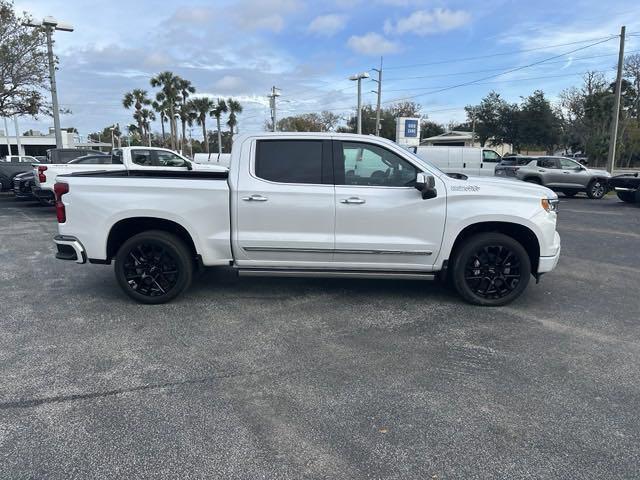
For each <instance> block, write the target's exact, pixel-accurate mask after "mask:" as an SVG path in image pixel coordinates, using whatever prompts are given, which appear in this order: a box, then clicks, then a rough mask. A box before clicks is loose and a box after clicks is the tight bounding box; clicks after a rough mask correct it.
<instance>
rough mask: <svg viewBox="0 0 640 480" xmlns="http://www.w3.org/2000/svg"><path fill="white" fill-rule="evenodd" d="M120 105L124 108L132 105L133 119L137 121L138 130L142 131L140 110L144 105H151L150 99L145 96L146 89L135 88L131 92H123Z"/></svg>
mask: <svg viewBox="0 0 640 480" xmlns="http://www.w3.org/2000/svg"><path fill="white" fill-rule="evenodd" d="M122 105H123V106H124V108H126V109H129V108H131V107H134V109H135V112H133V119H134V120H135V121H136V122H137V123H138V132H142V131H143V127H142V119H141V117H140V111H141V110H142V108H143V107H144V106H145V105H151V100H149V98H147V91H146V90H142V89H141V88H136V89H134V90H132V91H131V92H127V93H125V94H124V98H123V99H122Z"/></svg>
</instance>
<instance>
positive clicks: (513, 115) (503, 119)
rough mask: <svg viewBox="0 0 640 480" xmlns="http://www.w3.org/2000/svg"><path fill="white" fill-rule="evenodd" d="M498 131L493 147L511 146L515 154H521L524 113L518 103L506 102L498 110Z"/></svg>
mask: <svg viewBox="0 0 640 480" xmlns="http://www.w3.org/2000/svg"><path fill="white" fill-rule="evenodd" d="M498 118H499V120H498V131H497V133H496V135H495V136H494V137H493V142H492V145H494V146H495V145H500V144H505V143H506V144H509V145H511V149H512V151H513V152H519V151H520V146H521V142H522V133H523V132H522V111H521V110H520V106H519V105H518V104H517V103H511V104H509V103H507V102H504V103H503V104H502V105H501V106H500V107H499V108H498Z"/></svg>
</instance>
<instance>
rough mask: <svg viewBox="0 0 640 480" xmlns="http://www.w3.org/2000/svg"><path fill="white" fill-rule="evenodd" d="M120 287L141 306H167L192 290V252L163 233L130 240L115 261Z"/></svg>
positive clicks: (175, 238) (154, 233)
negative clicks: (188, 290)
mask: <svg viewBox="0 0 640 480" xmlns="http://www.w3.org/2000/svg"><path fill="white" fill-rule="evenodd" d="M115 274H116V280H117V281H118V284H119V285H120V287H121V288H122V290H124V292H125V293H126V294H127V295H129V296H130V297H131V298H133V299H134V300H136V301H138V302H140V303H147V304H158V303H165V302H168V301H170V300H172V299H173V298H175V297H176V296H178V295H179V294H180V293H181V292H183V291H184V290H185V289H187V288H188V287H189V285H190V284H191V279H192V277H193V261H192V258H191V255H190V253H189V249H188V248H187V246H186V245H185V244H184V242H183V241H182V240H180V239H179V238H178V237H176V236H175V235H172V234H170V233H167V232H163V231H160V230H150V231H147V232H142V233H139V234H137V235H134V236H133V237H131V238H129V239H128V240H127V241H126V242H124V243H123V244H122V246H121V247H120V248H119V249H118V253H117V254H116V257H115Z"/></svg>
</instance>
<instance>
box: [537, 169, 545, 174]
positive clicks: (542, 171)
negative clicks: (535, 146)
mask: <svg viewBox="0 0 640 480" xmlns="http://www.w3.org/2000/svg"><path fill="white" fill-rule="evenodd" d="M538 171H539V172H540V173H544V172H546V170H543V169H541V168H539V169H538Z"/></svg>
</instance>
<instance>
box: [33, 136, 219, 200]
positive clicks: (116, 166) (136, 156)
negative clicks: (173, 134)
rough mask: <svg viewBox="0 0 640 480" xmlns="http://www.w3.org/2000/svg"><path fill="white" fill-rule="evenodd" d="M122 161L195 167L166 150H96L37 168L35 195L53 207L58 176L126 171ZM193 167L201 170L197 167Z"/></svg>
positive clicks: (150, 148)
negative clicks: (108, 152) (127, 159)
mask: <svg viewBox="0 0 640 480" xmlns="http://www.w3.org/2000/svg"><path fill="white" fill-rule="evenodd" d="M132 155H133V157H132ZM123 158H129V159H132V160H131V163H132V164H133V165H135V167H136V168H138V169H145V168H148V167H172V166H180V167H184V165H189V164H190V165H194V164H193V163H192V162H190V161H189V160H188V159H186V158H185V157H183V156H181V155H180V154H178V153H176V152H174V151H172V150H167V149H166V148H156V147H124V148H120V149H117V150H114V151H113V153H112V154H111V155H107V154H105V153H102V152H97V151H96V152H93V153H91V154H88V155H84V156H81V157H78V158H75V159H73V160H71V161H69V162H67V163H52V164H43V165H34V166H33V170H34V177H35V178H34V187H33V194H34V195H35V197H36V198H37V199H38V200H39V201H40V202H41V203H43V204H47V205H50V204H53V201H54V192H53V187H54V185H55V184H56V179H57V178H58V175H66V174H70V173H76V172H90V171H95V170H101V171H110V170H126V168H127V167H126V166H125V165H124V164H123V160H122V159H123ZM210 165H212V166H213V165H215V164H214V163H211V164H210ZM194 168H196V169H198V168H200V167H199V166H198V165H195V166H194Z"/></svg>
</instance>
